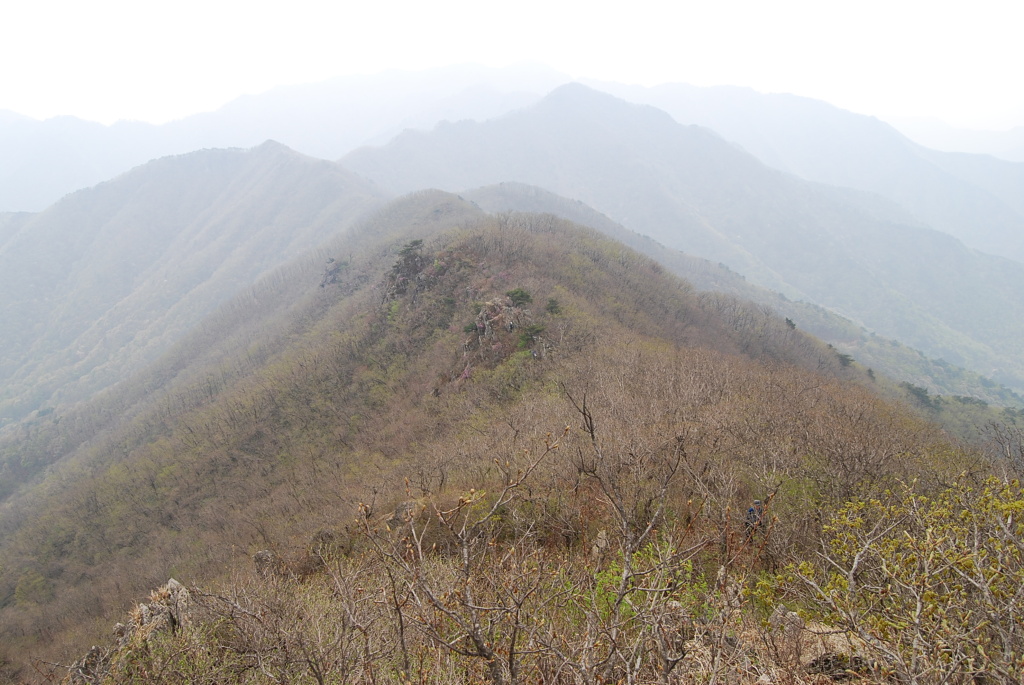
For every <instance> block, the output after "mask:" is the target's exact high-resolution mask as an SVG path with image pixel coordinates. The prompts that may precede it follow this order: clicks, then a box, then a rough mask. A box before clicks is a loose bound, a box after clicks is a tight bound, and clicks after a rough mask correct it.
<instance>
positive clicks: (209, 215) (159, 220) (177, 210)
mask: <svg viewBox="0 0 1024 685" xmlns="http://www.w3.org/2000/svg"><path fill="white" fill-rule="evenodd" d="M376 198H377V193H376V192H375V191H374V190H373V189H371V188H370V187H369V186H368V185H367V184H366V183H365V182H363V181H361V180H359V179H357V178H356V177H354V176H353V175H352V174H351V173H349V172H347V171H345V170H343V169H341V168H339V167H338V166H337V165H335V164H332V163H330V162H326V161H322V160H314V159H312V158H307V157H303V156H302V155H299V154H297V153H295V152H292V151H291V150H288V149H287V148H284V147H283V146H281V145H279V144H276V143H266V144H264V145H262V146H260V147H258V148H255V149H253V150H250V151H243V150H207V151H202V152H197V153H193V154H190V155H185V156H182V157H172V158H165V159H161V160H157V161H155V162H152V163H150V164H147V165H145V166H143V167H139V168H137V169H135V170H133V171H132V172H130V173H127V174H125V175H123V176H120V177H118V178H117V179H114V180H113V181H109V182H107V183H103V184H101V185H99V186H96V187H95V188H92V189H89V190H85V191H80V192H78V193H75V194H73V195H71V196H69V197H67V198H65V199H64V200H63V201H62V202H59V203H58V204H56V205H54V206H53V207H51V208H50V209H49V210H47V211H45V212H42V213H39V214H36V215H34V216H32V217H31V218H30V219H29V220H27V221H25V222H24V223H23V224H22V225H21V227H20V229H19V230H18V232H17V233H16V234H15V235H14V236H13V237H11V238H10V239H9V240H7V241H6V242H4V243H3V244H2V245H0V290H2V291H3V292H4V293H5V297H4V301H3V302H2V303H0V316H2V319H3V321H4V322H5V325H4V326H3V328H2V330H0V349H2V350H3V351H2V358H0V379H2V380H3V382H4V395H3V397H2V403H3V407H4V411H3V416H4V417H5V418H12V417H17V416H20V415H23V414H24V413H26V412H28V411H31V410H32V409H34V408H36V407H38V406H40V405H41V404H43V403H47V402H50V401H51V400H52V401H64V400H70V399H76V398H81V397H83V396H84V395H85V394H87V393H89V392H91V391H94V390H96V389H98V388H100V387H103V386H105V385H107V384H109V383H111V382H114V381H116V380H118V379H119V378H122V377H124V376H125V375H126V374H127V373H128V372H129V371H130V370H131V369H133V368H137V367H138V366H139V364H141V363H143V362H145V361H148V360H152V359H153V358H155V356H156V355H157V354H159V353H160V352H161V351H163V350H165V349H166V348H167V346H168V344H169V343H170V342H173V341H174V340H175V339H177V338H178V337H180V336H181V335H182V334H183V333H184V332H185V331H187V330H188V328H189V327H190V326H192V325H193V324H194V323H196V322H197V321H199V320H200V319H201V318H202V317H203V316H204V315H205V314H207V313H209V312H210V311H212V310H213V309H214V308H215V307H216V306H217V305H218V304H219V303H221V302H224V301H226V300H227V299H229V298H230V297H231V296H232V295H234V294H235V293H236V292H238V291H239V289H240V288H243V287H245V286H247V285H249V284H251V283H252V282H253V281H254V280H255V279H256V278H257V277H259V276H260V275H263V274H265V273H267V272H268V271H269V270H271V269H273V268H275V267H277V266H278V265H280V264H282V263H283V262H284V261H286V260H288V259H290V258H293V257H295V256H297V255H298V254H300V253H301V252H302V251H304V250H307V249H309V248H311V247H314V246H316V245H318V244H319V243H321V242H323V241H324V240H325V239H327V238H328V237H330V236H332V235H334V234H336V233H338V232H340V231H342V230H344V229H345V228H346V227H347V226H348V225H349V224H350V223H351V222H352V221H353V220H354V219H355V218H356V217H357V216H358V215H359V214H360V213H361V212H363V211H365V210H366V209H367V208H369V207H370V206H372V205H373V203H374V202H375V201H376ZM54 393H55V394H54ZM51 395H52V397H51Z"/></svg>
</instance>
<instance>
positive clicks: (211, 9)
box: [0, 0, 1024, 129]
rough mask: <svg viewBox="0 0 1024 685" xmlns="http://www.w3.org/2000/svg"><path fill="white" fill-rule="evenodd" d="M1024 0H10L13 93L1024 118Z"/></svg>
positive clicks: (133, 113) (144, 103)
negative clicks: (334, 84) (530, 102)
mask: <svg viewBox="0 0 1024 685" xmlns="http://www.w3.org/2000/svg"><path fill="white" fill-rule="evenodd" d="M1022 17H1024V1H1022V0H970V1H969V2H968V1H967V0H963V1H960V2H950V1H948V0H856V1H847V0H841V1H831V0H700V1H696V2H695V1H693V0H677V1H676V2H674V3H670V2H665V1H660V2H654V1H651V0H632V1H626V0H617V1H616V2H606V1H604V0H571V1H567V2H560V1H559V0H514V1H509V0H506V1H505V2H488V1H487V0H408V1H407V0H358V1H356V0H336V1H335V2H324V1H317V0H282V1H279V2H267V1H265V0H246V1H245V2H242V1H240V0H175V1H174V2H168V1H167V0H161V1H159V2H156V1H150V0H88V1H86V0H4V2H3V4H2V6H0V109H9V110H13V111H15V112H19V113H21V114H26V115H29V116H32V117H36V118H46V117H50V116H55V115H59V114H71V115H75V116H78V117H81V118H84V119H92V120H96V121H102V122H104V123H111V122H113V121H115V120H117V119H139V120H144V121H152V122H156V123H159V122H163V121H167V120H170V119H175V118H180V117H182V116H185V115H188V114H191V113H195V112H199V111H208V110H212V109H216V108H217V107H219V106H221V105H223V104H224V103H226V102H228V101H229V100H231V99H233V98H235V97H237V96H238V95H241V94H243V93H258V92H262V91H265V90H268V89H270V88H271V87H273V86H275V85H286V84H294V83H306V82H314V81H320V80H324V79H327V78H330V77H332V76H338V75H344V74H355V73H376V72H378V71H382V70H385V69H396V68H397V69H423V68H428V67H436V66H444V65H448V64H456V63H465V62H476V63H480V64H484V65H487V66H506V65H509V64H514V63H518V62H523V61H531V62H539V63H544V64H547V65H548V66H551V67H553V68H555V69H558V70H561V71H564V72H567V73H569V74H571V75H572V76H575V77H589V78H595V79H602V80H611V81H620V82H624V83H640V84H644V85H654V84H657V83H664V82H684V83H691V84H694V85H702V86H703V85H716V84H731V85H739V86H750V87H753V88H755V89H757V90H760V91H762V92H790V93H796V94H798V95H806V96H809V97H814V98H819V99H822V100H826V101H828V102H831V103H832V104H835V105H838V106H840V107H844V108H846V109H851V110H853V111H856V112H860V113H864V114H873V115H876V116H879V117H882V118H885V117H888V116H933V117H938V118H940V119H943V120H944V121H946V122H947V123H950V124H954V125H958V126H968V127H974V128H995V129H1007V128H1010V127H1012V126H1015V125H1024V87H1022V80H1024V79H1022V77H1021V72H1022V68H1024V36H1022V35H1021V34H1022V30H1021V28H1022V26H1024V23H1022Z"/></svg>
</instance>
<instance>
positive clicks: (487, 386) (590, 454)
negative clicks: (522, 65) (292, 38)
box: [0, 196, 988, 683]
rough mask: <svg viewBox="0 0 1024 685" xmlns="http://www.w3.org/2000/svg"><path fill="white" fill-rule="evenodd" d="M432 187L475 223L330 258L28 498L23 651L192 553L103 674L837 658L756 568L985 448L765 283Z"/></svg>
mask: <svg viewBox="0 0 1024 685" xmlns="http://www.w3.org/2000/svg"><path fill="white" fill-rule="evenodd" d="M417 201H418V202H421V203H432V204H429V206H428V209H431V211H432V212H433V214H431V213H430V212H424V211H423V210H422V208H420V211H419V213H418V214H416V213H414V216H435V217H438V218H437V219H436V221H435V224H434V225H436V226H444V225H445V224H447V225H448V226H451V225H453V224H454V225H456V226H459V225H461V227H459V228H457V230H454V231H452V232H449V233H446V234H443V235H440V236H438V235H435V234H433V233H431V232H429V231H427V232H423V233H421V234H420V236H422V237H418V236H417V235H416V234H415V233H412V232H411V229H410V230H408V231H407V232H404V233H400V234H398V235H396V234H391V238H390V240H389V242H388V246H387V248H381V247H379V246H378V247H376V248H373V249H371V250H367V251H365V252H363V253H362V254H360V255H358V256H355V257H352V258H351V259H348V260H344V261H345V262H346V266H345V268H341V269H339V270H337V271H335V272H334V273H333V274H332V278H331V279H327V280H324V279H321V278H315V279H310V280H309V284H310V290H309V291H308V293H307V294H306V295H304V296H303V299H302V300H301V301H297V302H296V303H293V304H292V305H291V307H290V310H289V311H288V315H287V318H286V319H284V320H286V321H287V324H281V323H278V324H274V326H273V327H272V330H273V331H275V333H274V335H275V336H276V337H275V338H274V339H275V340H276V341H278V342H279V343H281V344H275V345H274V346H273V348H270V349H268V348H261V347H260V345H259V343H258V341H255V340H252V341H249V344H248V345H246V346H243V347H239V348H237V349H236V350H235V352H234V353H232V354H227V353H225V354H223V355H220V356H218V357H217V359H216V361H215V362H209V363H210V364H213V365H212V366H209V365H208V366H206V367H200V368H201V369H202V375H199V376H197V375H195V373H193V376H192V380H191V381H190V382H188V383H185V382H179V384H178V385H177V386H175V387H174V389H173V390H171V391H167V392H163V393H159V392H158V393H156V394H155V397H153V398H150V399H148V400H147V401H149V402H152V404H150V405H147V408H146V409H144V410H143V409H141V408H140V409H138V410H137V412H136V413H133V414H132V415H131V419H130V420H128V421H125V422H123V423H121V424H120V425H113V426H112V427H111V428H110V429H109V430H108V431H106V432H105V433H103V434H97V435H95V436H93V437H92V438H91V440H90V441H84V442H83V444H85V445H86V447H85V448H84V449H82V450H80V451H79V452H77V453H75V454H74V455H72V459H71V460H70V461H69V462H67V463H68V464H69V466H66V467H64V468H63V469H58V470H57V471H56V473H55V475H54V477H52V478H51V479H49V480H48V481H46V482H44V483H43V486H42V487H41V488H40V489H39V490H37V491H36V492H38V493H46V494H47V495H48V496H47V497H45V498H42V497H41V498H40V499H39V501H37V502H35V503H29V502H26V501H25V500H21V501H19V503H18V508H14V507H11V508H9V510H8V511H5V512H4V515H3V525H4V530H5V531H6V536H7V539H6V540H5V542H4V544H3V547H2V553H3V558H4V568H3V570H2V572H0V597H2V600H0V601H2V602H3V605H4V606H3V608H2V612H0V634H2V635H3V640H2V642H3V644H4V649H5V651H3V652H0V654H2V656H0V658H4V659H7V660H8V662H9V663H10V664H11V665H10V666H8V668H10V669H11V670H10V671H9V672H10V673H11V674H18V675H19V676H20V677H28V676H29V674H30V671H29V670H28V668H27V667H26V666H25V665H24V664H23V663H16V662H15V656H16V655H17V654H19V653H20V654H25V653H31V654H33V655H35V656H36V657H37V658H38V659H40V660H41V661H38V662H36V663H37V664H41V663H42V661H46V662H62V663H65V664H69V663H71V662H72V661H74V659H75V658H77V657H79V656H80V655H81V654H84V653H85V651H86V649H87V648H88V645H89V644H90V643H92V642H95V641H98V638H97V637H96V636H97V635H98V634H100V633H99V629H98V628H97V626H98V625H104V624H105V625H110V624H112V623H113V621H114V620H115V617H116V615H117V614H118V613H120V612H121V611H123V610H124V609H125V608H126V607H125V605H124V604H122V602H124V601H125V599H126V598H130V597H133V596H141V595H143V594H144V592H146V591H147V590H148V589H149V588H152V587H157V586H159V585H161V584H162V583H163V582H164V581H165V580H166V579H167V578H168V577H171V576H173V577H175V578H179V579H181V580H184V581H186V582H187V583H188V584H189V585H192V586H195V587H194V588H193V591H192V598H193V602H194V604H193V607H192V609H191V611H192V618H191V620H190V625H189V626H187V627H184V626H183V627H181V628H180V629H178V630H174V631H167V632H158V631H152V633H150V634H147V637H146V639H144V640H138V641H135V642H131V646H130V647H124V646H121V647H119V648H117V649H114V650H112V651H110V652H108V653H106V654H105V656H104V658H105V659H106V660H107V661H106V662H105V663H107V664H109V673H110V678H111V679H112V680H113V681H115V682H116V681H140V680H146V681H155V682H159V681H163V682H181V681H189V682H225V681H236V680H240V681H256V682H262V681H267V682H270V681H274V682H280V681H285V680H287V681H291V680H299V681H311V682H391V681H403V682H404V681H407V682H434V683H444V682H475V681H481V682H501V683H512V682H546V683H561V682H564V683H574V682H588V683H589V682H618V681H621V682H691V681H692V682H794V683H799V682H808V683H810V682H820V681H819V680H816V679H818V678H821V677H823V676H816V675H809V674H807V673H806V671H805V668H806V663H807V662H808V661H809V660H810V659H811V658H813V657H814V656H818V655H820V654H821V653H823V652H825V651H829V650H830V649H831V650H832V651H836V647H835V645H834V644H826V643H824V642H821V641H820V640H818V639H817V638H812V637H811V636H810V634H809V633H807V632H806V630H804V629H803V628H800V629H797V630H790V631H788V632H787V630H785V629H779V628H777V627H772V626H771V625H769V624H768V621H767V619H768V618H769V617H770V616H771V615H772V613H773V612H774V610H775V608H776V607H775V606H773V605H770V604H769V603H768V602H770V601H774V600H772V599H771V597H772V595H771V593H767V592H766V593H762V594H761V595H755V592H754V590H755V588H756V587H757V582H758V581H765V582H768V581H769V580H770V579H771V578H774V577H775V575H774V574H777V573H784V572H785V569H786V568H787V565H788V564H789V563H790V562H792V561H794V560H809V559H813V558H814V554H815V551H816V550H818V549H819V548H820V545H821V544H822V541H823V540H826V539H828V536H829V535H831V532H830V530H831V529H830V528H829V527H828V525H827V524H829V520H830V518H831V512H834V511H839V510H840V509H841V507H842V506H843V505H844V503H846V502H848V501H867V500H870V499H871V498H880V497H883V496H884V493H885V492H886V491H887V490H889V489H891V488H892V487H893V485H894V484H895V483H898V482H906V483H910V482H913V483H914V486H913V487H914V488H915V491H916V492H920V493H930V492H938V491H941V490H942V489H943V488H947V487H949V486H950V485H951V484H953V483H954V482H956V483H962V482H974V481H977V480H978V479H980V478H981V477H982V476H984V475H987V468H988V467H987V466H986V465H985V463H984V462H983V461H981V460H980V458H979V457H976V456H973V455H972V454H970V453H966V452H963V451H958V450H955V449H954V448H953V447H951V446H950V445H949V444H948V443H947V442H946V441H945V440H944V439H943V437H942V436H941V435H940V434H939V433H938V431H936V430H935V429H934V428H932V427H930V426H929V425H927V424H925V423H924V422H922V421H921V420H919V419H918V418H916V417H915V416H914V415H913V414H911V413H910V412H908V411H906V410H904V409H901V408H899V407H895V406H893V405H890V404H888V403H886V402H884V401H882V400H880V399H879V398H878V397H877V396H875V395H874V394H873V393H872V391H871V390H870V389H869V387H867V386H870V383H869V382H867V381H866V377H865V376H864V375H863V374H862V372H861V371H860V370H858V369H857V368H856V367H851V366H848V365H845V364H843V363H842V360H841V359H839V358H838V355H837V354H836V353H835V351H834V350H831V349H830V348H828V347H826V346H824V345H822V344H821V343H819V342H818V341H816V340H814V339H812V338H810V337H808V336H805V335H804V334H802V333H801V332H799V331H797V330H794V329H793V328H792V327H791V326H788V325H786V323H785V322H784V321H781V320H778V319H776V318H775V317H773V316H772V315H771V314H770V312H767V311H764V310H762V309H759V308H757V307H755V306H752V305H748V304H744V303H741V302H737V301H735V300H731V299H728V298H724V297H721V296H712V295H706V294H698V293H695V292H693V291H692V290H691V289H690V288H689V287H688V286H687V285H686V284H684V283H682V282H680V281H678V280H676V279H674V278H672V277H669V276H667V275H666V274H664V273H663V272H662V270H661V268H660V267H658V266H657V265H656V264H655V263H653V262H652V261H650V260H648V259H646V258H643V257H640V256H638V255H636V254H635V253H633V252H631V251H629V250H627V249H626V248H623V247H622V246H620V245H618V244H616V243H613V242H611V241H608V240H605V239H601V238H598V237H597V236H596V235H594V234H592V233H589V232H585V231H581V230H579V229H577V228H574V227H572V226H570V225H567V224H565V223H564V222H561V221H558V220H555V219H553V218H551V217H536V216H528V215H506V216H502V217H498V218H487V219H474V220H473V221H472V222H470V221H467V220H466V215H465V214H464V213H462V212H463V210H462V209H459V207H458V205H457V203H453V202H452V201H451V200H449V199H445V198H441V199H438V198H436V197H434V196H422V197H420V198H418V200H417ZM392 211H393V212H397V213H399V214H401V213H402V211H403V210H400V209H395V210H392ZM446 217H447V218H446ZM456 217H457V218H456ZM396 224H402V222H401V221H396ZM403 225H405V226H408V225H409V224H408V223H406V224H403ZM413 240H417V241H418V240H422V241H423V242H422V243H414V242H412V241H413ZM339 261H340V260H339ZM321 283H323V284H324V286H323V287H320V284H321ZM524 293H525V294H528V295H529V296H530V297H529V299H530V300H532V302H530V301H527V299H526V298H524V297H523V296H522V295H523V294H524ZM551 301H554V302H555V303H556V305H557V306H544V304H542V303H548V304H549V305H550V303H551ZM268 325H269V324H268ZM242 360H248V361H242ZM217 364H220V365H221V366H220V367H218V366H216V365H217ZM243 367H244V368H243ZM861 382H863V383H864V385H863V386H862V385H861V384H860V383H861ZM915 479H916V480H915ZM754 499H763V500H765V501H766V502H767V507H766V511H765V515H764V516H763V517H762V518H761V519H760V520H759V521H758V525H757V526H756V527H754V529H753V530H751V529H749V528H745V526H744V519H745V512H746V509H747V507H748V506H749V504H750V502H751V501H752V500H754ZM412 502H414V503H415V504H411V503H412ZM403 503H407V504H405V505H403ZM264 550H267V551H268V554H267V555H264V556H263V557H261V558H262V559H263V561H262V562H260V565H259V566H258V567H257V566H255V565H254V564H253V562H252V561H251V558H252V555H254V554H255V553H257V552H262V551H264ZM772 583H774V581H772V582H770V583H769V585H771V586H772V587H779V588H781V585H777V584H775V585H772ZM779 591H780V592H781V590H779ZM757 597H761V599H757ZM799 608H800V610H801V612H803V613H805V614H807V615H808V617H817V618H819V619H821V620H825V619H828V618H831V617H832V614H830V613H829V612H820V611H819V610H818V609H817V608H816V607H815V605H813V604H812V603H810V601H809V602H808V604H806V605H805V606H801V607H799ZM831 625H833V626H834V627H836V628H837V629H843V630H845V627H844V626H842V625H836V624H834V623H833V624H831ZM783 628H784V626H783ZM846 653H847V655H848V656H857V657H858V658H868V657H870V658H872V659H876V660H877V659H878V657H877V656H876V655H875V654H873V653H868V652H863V653H861V652H852V651H850V649H849V648H848V649H847V652H846ZM18 668H20V670H17V669H18ZM53 673H54V674H55V677H57V676H60V675H62V674H63V673H65V672H64V671H61V670H60V669H56V670H54V671H53ZM920 682H929V681H925V680H922V681H920Z"/></svg>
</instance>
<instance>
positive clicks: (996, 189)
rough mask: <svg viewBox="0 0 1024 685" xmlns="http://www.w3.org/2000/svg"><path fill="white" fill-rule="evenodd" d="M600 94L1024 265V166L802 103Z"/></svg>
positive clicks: (639, 91) (668, 93)
mask: <svg viewBox="0 0 1024 685" xmlns="http://www.w3.org/2000/svg"><path fill="white" fill-rule="evenodd" d="M595 87H597V88H599V89H601V90H604V91H606V92H609V93H612V94H614V95H617V96H618V97H622V98H625V99H627V100H629V101H632V102H641V103H645V104H649V105H653V106H655V107H658V108H660V109H663V110H665V111H666V112H668V113H669V114H671V115H672V116H673V117H674V118H675V119H676V120H677V121H679V122H680V123H683V124H697V125H700V126H706V127H708V128H711V129H713V130H715V131H717V132H718V133H720V134H721V135H722V136H724V137H725V138H726V139H728V140H731V141H734V142H736V143H738V144H739V145H741V146H742V147H743V148H744V149H746V150H747V151H749V152H750V153H751V154H753V155H754V156H756V157H757V158H758V159H760V160H761V161H763V162H764V163H765V164H768V165H769V166H772V167H775V168H777V169H781V170H783V171H787V172H790V173H793V174H796V175H798V176H800V177H802V178H805V179H808V180H811V181H817V182H820V183H828V184H832V185H838V186H845V187H850V188H856V189H859V190H865V191H868V192H873V193H878V194H879V195H882V196H884V197H887V198H889V199H891V200H893V201H895V202H897V203H899V204H900V205H902V206H903V207H905V208H906V209H908V210H909V211H910V212H912V213H913V214H914V215H915V216H917V217H918V218H919V219H920V220H921V221H923V222H925V223H927V224H928V225H930V226H931V227H933V228H936V229H938V230H940V231H945V232H947V233H949V234H950V235H953V236H956V237H957V238H959V239H960V240H961V241H963V243H964V244H966V245H969V246H970V247H973V248H975V249H979V250H982V251H984V252H989V253H991V254H996V255H1001V256H1004V257H1011V258H1013V259H1016V260H1018V261H1024V163H1013V162H1005V161H1002V160H997V159H994V158H991V157H988V156H985V155H969V154H960V155H957V154H952V153H939V152H936V151H934V150H929V149H927V148H925V147H922V146H920V145H918V144H916V143H914V142H912V141H910V140H909V139H907V138H906V137H905V136H903V135H902V134H901V133H899V132H898V131H897V130H896V129H894V128H893V127H892V126H890V125H888V124H886V123H884V122H882V121H879V120H878V119H875V118H874V117H868V116H864V115H860V114H854V113H853V112H848V111H845V110H842V109H839V108H838V107H835V106H833V105H830V104H828V103H825V102H821V101H818V100H812V99H810V98H803V97H798V96H795V95H783V94H761V93H757V92H756V91H753V90H751V89H748V88H735V87H726V86H721V87H714V88H698V87H695V86H688V85H683V84H666V85H661V86H656V87H653V88H642V87H639V86H623V85H620V84H613V83H600V84H595Z"/></svg>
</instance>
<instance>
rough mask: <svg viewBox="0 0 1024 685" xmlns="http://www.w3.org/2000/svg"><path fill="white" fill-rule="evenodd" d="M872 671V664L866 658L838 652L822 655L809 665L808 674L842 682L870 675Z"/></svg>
mask: <svg viewBox="0 0 1024 685" xmlns="http://www.w3.org/2000/svg"><path fill="white" fill-rule="evenodd" d="M872 670H873V669H872V664H871V662H870V661H868V660H867V659H865V658H864V657H862V656H857V655H856V654H854V655H852V656H851V655H850V654H840V653H837V652H829V653H827V654H822V655H821V656H819V657H818V658H817V659H815V660H814V661H812V662H811V663H810V664H808V665H807V672H808V673H817V674H821V675H824V676H828V677H829V678H831V679H832V680H840V681H842V680H851V679H853V678H859V677H860V676H864V675H868V674H870V673H871V672H872Z"/></svg>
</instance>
